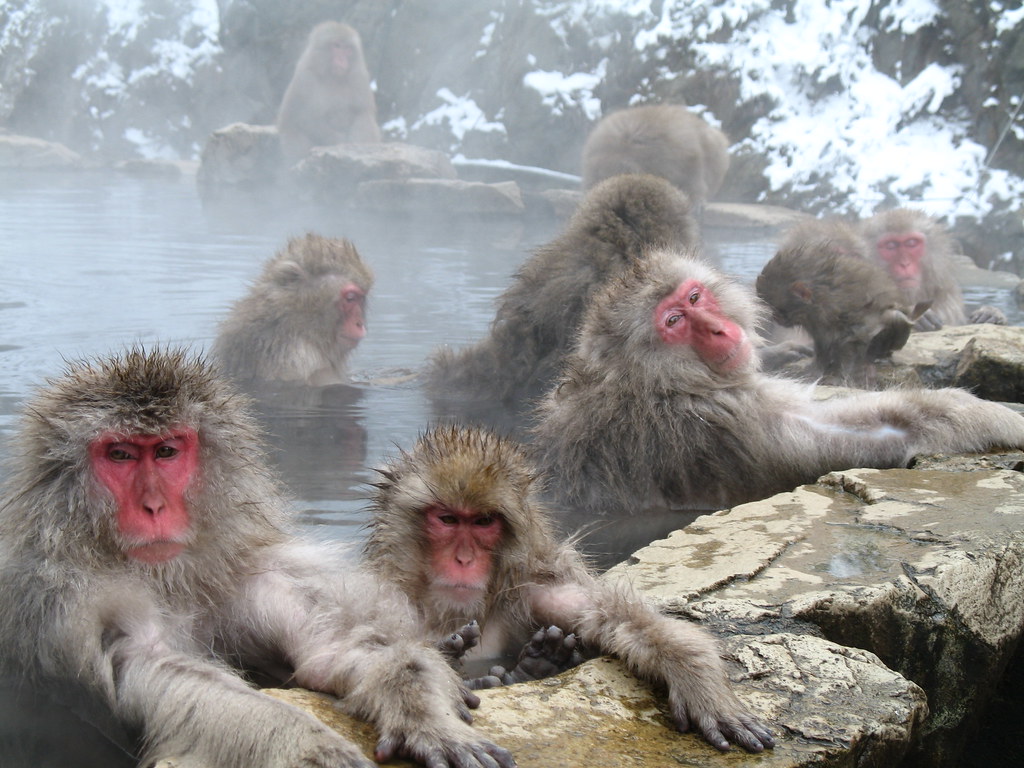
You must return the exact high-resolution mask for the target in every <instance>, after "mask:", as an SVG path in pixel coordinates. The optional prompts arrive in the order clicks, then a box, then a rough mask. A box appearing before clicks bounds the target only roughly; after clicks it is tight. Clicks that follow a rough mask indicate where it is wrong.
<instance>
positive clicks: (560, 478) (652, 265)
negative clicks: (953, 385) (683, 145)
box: [534, 250, 1024, 515]
mask: <svg viewBox="0 0 1024 768" xmlns="http://www.w3.org/2000/svg"><path fill="white" fill-rule="evenodd" d="M763 313H764V308H763V306H762V305H761V303H760V302H759V301H758V300H757V299H756V297H754V296H753V295H752V293H751V291H750V290H749V289H748V288H746V287H744V286H742V285H740V284H739V283H737V282H735V281H733V280H731V279H729V278H727V277H725V276H724V275H722V274H721V273H720V272H718V271H717V270H715V269H714V268H713V267H710V266H708V265H707V264H706V263H704V262H703V261H701V260H700V259H698V258H695V254H693V253H688V252H679V251H673V250H663V251H660V252H657V253H652V254H649V255H648V257H647V259H645V260H644V261H642V262H639V263H637V264H636V265H635V266H634V267H633V269H632V270H630V271H629V272H628V273H626V274H625V275H623V276H621V277H619V278H617V279H615V280H612V281H611V282H610V283H609V284H608V285H607V286H606V287H605V288H604V289H603V290H602V291H601V292H599V293H598V294H597V295H596V296H595V297H594V300H593V302H592V304H591V306H590V309H589V311H588V312H587V315H586V317H585V319H584V321H583V324H582V327H581V331H580V336H579V343H578V346H577V348H576V350H575V352H574V353H573V354H571V355H570V356H569V358H568V360H567V362H566V368H565V374H564V376H563V377H562V378H561V379H560V380H559V382H558V383H557V384H556V385H555V387H554V388H553V389H552V390H551V392H550V393H549V394H548V395H547V397H546V398H545V399H544V400H543V401H542V402H541V404H540V406H539V408H538V413H537V417H538V424H537V427H536V429H535V433H534V438H535V443H534V445H535V446H536V448H537V453H536V457H535V458H536V462H537V465H538V466H541V467H544V468H545V470H546V471H548V472H549V473H550V479H551V487H552V490H553V492H554V493H555V495H556V496H557V497H558V499H559V500H560V501H561V502H563V503H564V504H566V505H568V506H570V507H574V508H580V509H587V510H590V511H592V512H593V514H595V515H596V514H601V513H609V512H611V513H616V514H623V513H631V512H637V511H641V510H644V509H645V508H652V507H653V508H664V507H670V508H691V509H721V508H723V507H728V506H732V505H735V504H739V503H742V502H745V501H751V500H753V499H760V498H764V497H767V496H770V495H772V494H774V493H779V492H782V491H786V490H790V489H792V488H794V487H796V486H798V485H801V484H803V483H810V482H813V481H814V480H816V479H817V478H818V477H819V476H821V475H823V474H825V473H827V472H829V471H830V470H837V469H846V468H850V467H879V468H885V467H901V466H905V465H906V464H907V462H908V461H909V460H910V459H911V457H913V456H914V455H915V454H919V453H938V452H964V451H985V450H990V449H994V448H1001V447H1006V448H1021V447H1024V416H1021V415H1019V414H1016V413H1014V412H1013V411H1011V410H1009V409H1008V408H1006V407H1005V406H1002V405H999V404H997V403H992V402H986V401H984V400H979V399H978V398H976V397H974V396H972V395H970V394H968V393H966V392H963V391H961V390H957V389H936V390H901V391H889V392H871V393H861V394H857V395H853V396H850V397H837V398H833V399H831V400H816V399H815V398H814V396H813V389H812V388H811V387H809V386H807V385H803V384H799V383H797V382H794V381H789V380H785V379H779V378H773V377H771V376H768V375H765V374H763V373H761V372H760V370H759V361H758V358H757V355H755V354H754V343H753V341H754V329H755V328H756V327H758V322H759V320H760V319H761V317H762V316H763Z"/></svg>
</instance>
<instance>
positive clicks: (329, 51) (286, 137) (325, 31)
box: [277, 21, 380, 163]
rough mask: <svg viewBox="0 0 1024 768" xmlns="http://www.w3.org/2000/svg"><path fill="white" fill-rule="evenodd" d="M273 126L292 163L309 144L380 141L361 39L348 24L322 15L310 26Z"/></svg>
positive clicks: (304, 152)
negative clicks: (323, 18)
mask: <svg viewBox="0 0 1024 768" xmlns="http://www.w3.org/2000/svg"><path fill="white" fill-rule="evenodd" d="M277 129H278V132H279V133H280V135H281V148H282V151H283V152H284V156H285V158H286V159H287V160H288V161H289V162H292V163H294V162H296V161H298V160H301V159H302V158H303V157H305V156H306V154H307V153H308V152H309V150H310V149H311V148H312V147H321V146H329V145H331V144H342V143H357V142H378V141H380V129H379V128H378V127H377V104H376V101H375V100H374V97H373V91H372V90H370V73H369V72H367V70H366V62H365V61H364V60H363V45H362V41H360V39H359V33H358V32H356V31H355V30H354V29H352V27H350V26H349V25H348V24H342V23H340V22H337V21H325V22H323V23H322V24H319V25H317V26H316V27H315V28H314V29H313V31H312V32H310V34H309V40H308V41H307V42H306V48H305V50H304V51H303V52H302V56H300V57H299V61H298V63H297V64H296V65H295V74H294V75H292V80H291V82H290V83H289V84H288V88H287V90H285V93H284V98H283V99H282V100H281V108H280V110H279V111H278V114H277Z"/></svg>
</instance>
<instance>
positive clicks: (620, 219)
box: [426, 175, 699, 407]
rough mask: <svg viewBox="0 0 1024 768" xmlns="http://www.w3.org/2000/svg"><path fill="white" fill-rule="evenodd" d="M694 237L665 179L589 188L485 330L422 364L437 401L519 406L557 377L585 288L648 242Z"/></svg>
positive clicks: (689, 241)
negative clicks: (462, 346)
mask: <svg viewBox="0 0 1024 768" xmlns="http://www.w3.org/2000/svg"><path fill="white" fill-rule="evenodd" d="M698 240H699V233H698V228H697V223H696V221H695V220H694V219H693V217H692V215H691V214H690V201H689V199H688V198H687V197H686V195H684V194H682V193H681V192H680V191H679V190H677V189H675V188H674V187H673V186H672V185H671V184H669V183H668V182H666V181H665V180H664V179H660V178H657V177H655V176H650V175H625V176H616V177H614V178H612V179H608V180H607V181H605V182H602V183H601V184H598V185H597V186H596V187H594V188H593V189H592V190H590V192H589V193H588V194H587V196H586V197H585V198H584V200H583V202H582V203H581V204H580V207H579V209H578V210H577V211H576V213H575V214H573V216H572V218H571V219H570V220H569V223H568V225H567V226H566V229H565V231H564V232H563V233H562V234H561V235H559V236H558V237H556V238H555V239H554V240H552V241H551V242H550V243H548V244H546V245H543V246H541V247H540V248H538V249H537V250H536V251H535V252H534V254H533V255H532V256H531V257H530V258H529V259H527V260H526V261H525V262H524V263H523V265H522V266H521V267H520V268H519V270H518V271H517V272H516V275H515V277H513V279H512V283H511V285H509V287H508V288H507V289H506V290H505V292H504V293H503V294H502V295H501V297H500V298H499V299H498V308H497V312H496V314H495V318H494V321H493V322H492V323H491V329H490V333H489V334H488V336H487V337H486V338H484V339H482V340H481V341H479V342H477V343H476V344H475V345H473V346H471V347H467V348H465V349H461V350H457V351H452V350H447V349H442V350H439V351H438V352H436V353H435V354H434V355H433V356H432V358H431V360H430V362H429V364H428V370H427V384H426V386H427V391H428V393H429V394H430V396H431V397H432V398H433V399H434V400H435V402H448V401H458V403H465V402H466V401H473V400H481V401H495V402H497V403H501V404H503V405H505V406H512V407H515V406H520V405H522V404H524V403H525V402H526V401H528V400H529V399H531V398H533V397H536V396H539V395H541V394H543V392H545V391H546V390H547V388H548V386H549V385H550V383H551V381H552V380H553V379H554V378H555V377H556V376H557V375H558V371H559V368H560V366H561V360H562V357H563V355H564V354H565V353H566V352H567V351H568V349H569V347H570V345H571V344H572V340H573V337H574V335H575V333H576V329H577V326H578V325H579V321H580V318H581V317H582V315H583V311H584V309H585V308H586V305H587V302H588V300H589V297H590V295H591V294H593V293H594V291H596V290H597V289H598V288H599V287H600V286H601V284H602V283H604V282H605V281H606V280H608V279H609V278H610V277H611V276H613V275H616V274H618V273H619V272H621V271H622V270H624V269H627V268H628V267H629V265H630V264H631V263H632V262H634V261H636V260H637V259H641V258H643V254H644V251H645V249H647V248H648V247H652V246H659V245H660V246H665V247H680V248H682V247H687V246H692V245H696V244H697V242H698Z"/></svg>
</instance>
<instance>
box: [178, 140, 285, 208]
mask: <svg viewBox="0 0 1024 768" xmlns="http://www.w3.org/2000/svg"><path fill="white" fill-rule="evenodd" d="M281 164H282V159H281V140H280V137H279V136H278V135H277V127H276V126H273V125H248V124H246V123H233V124H232V125H229V126H226V127H224V128H221V129H220V130H218V131H214V132H213V134H211V136H210V138H209V139H208V140H207V142H206V146H205V147H203V153H202V157H201V158H200V164H199V170H198V172H197V173H196V184H197V185H198V188H199V194H200V196H201V197H202V199H203V202H204V203H209V202H220V201H227V200H236V199H238V200H243V201H244V200H246V199H250V198H253V197H260V196H261V195H264V194H266V193H267V192H268V191H269V190H276V189H277V187H278V184H279V177H280V175H281Z"/></svg>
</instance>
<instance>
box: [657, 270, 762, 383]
mask: <svg viewBox="0 0 1024 768" xmlns="http://www.w3.org/2000/svg"><path fill="white" fill-rule="evenodd" d="M654 327H655V328H657V329H658V335H659V336H661V339H662V341H664V342H665V343H666V344H682V345H687V346H690V347H692V348H693V350H694V351H695V352H696V353H697V355H698V356H699V357H700V359H701V360H702V361H704V364H705V365H707V366H708V368H710V369H711V370H712V371H714V372H716V373H729V372H730V371H734V370H736V369H737V368H740V367H742V366H743V365H745V364H746V363H747V361H749V360H750V356H751V354H752V352H753V347H752V345H751V343H750V339H749V338H748V336H747V333H746V331H744V330H743V328H742V327H740V326H739V325H737V324H736V323H735V322H733V321H732V320H731V319H730V318H729V317H728V316H727V315H726V314H725V313H724V312H723V311H722V309H721V307H720V306H719V305H718V301H717V299H715V295H714V294H713V293H712V292H711V291H710V290H709V289H708V288H706V287H705V286H704V284H703V283H701V282H699V281H698V280H695V279H693V278H691V279H689V280H685V281H684V282H683V283H681V284H680V286H679V287H678V288H676V290H675V292H673V293H672V294H671V295H670V296H667V297H665V298H664V299H662V300H661V303H659V304H658V306H657V308H655V310H654Z"/></svg>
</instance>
